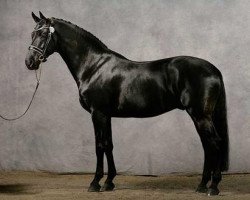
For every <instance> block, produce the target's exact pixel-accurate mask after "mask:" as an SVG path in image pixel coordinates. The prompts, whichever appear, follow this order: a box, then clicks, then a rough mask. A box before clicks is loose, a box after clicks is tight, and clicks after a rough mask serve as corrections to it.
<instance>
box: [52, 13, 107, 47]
mask: <svg viewBox="0 0 250 200" xmlns="http://www.w3.org/2000/svg"><path fill="white" fill-rule="evenodd" d="M52 19H53V20H56V21H59V22H63V23H66V24H69V25H71V26H73V28H74V29H75V31H76V32H77V33H78V34H79V35H81V36H82V37H85V38H88V39H90V40H92V41H94V42H95V43H96V44H98V45H100V46H101V47H102V48H104V49H108V47H107V46H106V45H105V44H104V43H103V42H102V41H101V40H99V39H98V38H97V37H96V36H94V35H93V34H92V33H90V32H88V31H86V30H85V29H83V28H81V27H79V26H77V25H76V24H73V23H71V22H70V21H66V20H64V19H58V18H52Z"/></svg>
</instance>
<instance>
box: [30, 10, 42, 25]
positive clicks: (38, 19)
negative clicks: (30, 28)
mask: <svg viewBox="0 0 250 200" xmlns="http://www.w3.org/2000/svg"><path fill="white" fill-rule="evenodd" d="M31 15H32V17H33V19H34V21H35V22H36V23H38V22H40V20H41V19H40V18H39V17H37V16H36V15H35V14H34V13H33V12H32V13H31Z"/></svg>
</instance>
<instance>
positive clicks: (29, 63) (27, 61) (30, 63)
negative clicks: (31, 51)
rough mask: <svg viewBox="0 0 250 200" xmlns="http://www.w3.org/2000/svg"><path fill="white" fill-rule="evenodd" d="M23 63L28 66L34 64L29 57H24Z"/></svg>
mask: <svg viewBox="0 0 250 200" xmlns="http://www.w3.org/2000/svg"><path fill="white" fill-rule="evenodd" d="M25 64H26V66H27V67H29V68H30V67H32V65H33V64H34V61H33V60H32V59H29V60H28V59H26V60H25Z"/></svg>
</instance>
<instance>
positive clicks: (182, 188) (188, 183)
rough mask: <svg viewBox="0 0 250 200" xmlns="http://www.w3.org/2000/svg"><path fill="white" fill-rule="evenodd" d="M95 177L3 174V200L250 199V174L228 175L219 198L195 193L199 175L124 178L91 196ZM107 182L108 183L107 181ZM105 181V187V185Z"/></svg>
mask: <svg viewBox="0 0 250 200" xmlns="http://www.w3.org/2000/svg"><path fill="white" fill-rule="evenodd" d="M92 176H93V175H84V174H54V173H46V172H0V199H1V200H5V199H6V200H12V199H13V200H14V199H15V200H16V199H20V200H22V199H23V200H30V199H32V200H33V199H35V200H40V199H46V200H55V199H60V200H73V199H74V200H77V199H81V200H82V199H88V200H89V199H94V200H96V199H102V200H103V199H104V200H105V199H108V200H113V199H114V200H119V199H121V200H125V199H131V200H132V199H133V200H134V199H143V200H147V199H157V200H160V199H168V200H174V199H185V200H189V199H190V200H191V199H192V200H193V199H197V200H202V199H208V198H214V199H216V200H223V199H226V200H230V199H240V200H249V199H250V174H233V175H224V177H223V181H222V183H221V185H220V190H221V193H220V195H219V196H216V197H207V196H206V195H205V194H197V193H195V192H194V190H195V188H196V186H197V184H198V182H199V180H200V176H199V175H191V174H186V175H185V174H173V175H172V174H171V175H166V176H158V177H151V176H124V175H118V176H117V177H116V179H115V184H116V189H115V191H113V192H99V193H90V192H87V189H88V186H89V183H90V181H91V179H92ZM103 181H104V180H103ZM103 181H102V183H103Z"/></svg>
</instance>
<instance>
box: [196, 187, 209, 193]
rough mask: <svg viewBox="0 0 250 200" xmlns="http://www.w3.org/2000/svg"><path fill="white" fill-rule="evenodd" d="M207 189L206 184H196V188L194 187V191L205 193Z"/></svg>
mask: <svg viewBox="0 0 250 200" xmlns="http://www.w3.org/2000/svg"><path fill="white" fill-rule="evenodd" d="M207 191H208V189H207V187H206V186H200V185H199V186H198V188H197V189H196V192H198V193H207Z"/></svg>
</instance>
